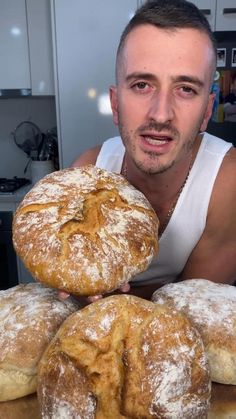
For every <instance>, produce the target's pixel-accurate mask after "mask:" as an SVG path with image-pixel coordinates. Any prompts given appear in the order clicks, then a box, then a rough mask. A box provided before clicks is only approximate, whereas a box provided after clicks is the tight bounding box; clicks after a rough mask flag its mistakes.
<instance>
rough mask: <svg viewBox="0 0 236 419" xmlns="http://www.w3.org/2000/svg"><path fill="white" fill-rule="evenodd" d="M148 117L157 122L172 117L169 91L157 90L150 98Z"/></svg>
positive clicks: (168, 120)
mask: <svg viewBox="0 0 236 419" xmlns="http://www.w3.org/2000/svg"><path fill="white" fill-rule="evenodd" d="M147 114H148V119H152V120H155V121H157V122H159V123H168V122H170V121H171V120H172V119H173V117H174V106H173V98H172V96H171V93H170V92H166V91H161V90H159V91H157V92H155V94H154V95H153V96H152V98H151V99H150V103H149V108H148V112H147Z"/></svg>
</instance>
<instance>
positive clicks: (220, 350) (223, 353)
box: [152, 279, 236, 384]
mask: <svg viewBox="0 0 236 419" xmlns="http://www.w3.org/2000/svg"><path fill="white" fill-rule="evenodd" d="M152 300H153V301H154V302H157V303H158V304H168V306H169V307H173V308H175V309H177V310H181V311H183V312H184V313H185V314H186V315H187V316H188V317H189V319H190V320H191V321H192V323H193V324H194V326H195V327H196V328H197V329H198V330H199V332H200V334H201V336H202V339H203V342H204V345H205V348H206V351H207V353H208V357H209V363H210V370H211V379H212V381H215V382H218V383H222V384H236V288H235V287H234V286H232V285H226V284H217V283H214V282H212V281H208V280H205V279H190V280H186V281H183V282H179V283H176V284H167V285H164V286H163V287H162V288H160V289H158V290H157V291H155V293H154V294H153V297H152Z"/></svg>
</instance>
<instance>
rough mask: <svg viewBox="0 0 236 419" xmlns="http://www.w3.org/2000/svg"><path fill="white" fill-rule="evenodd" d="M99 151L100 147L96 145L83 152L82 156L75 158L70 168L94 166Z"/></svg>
mask: <svg viewBox="0 0 236 419" xmlns="http://www.w3.org/2000/svg"><path fill="white" fill-rule="evenodd" d="M100 149H101V145H97V146H95V147H93V148H90V149H89V150H87V151H85V152H84V153H83V154H81V155H80V156H79V157H77V158H76V160H75V161H74V162H73V163H72V165H71V167H81V166H86V165H88V164H95V163H96V160H97V156H98V153H99V151H100Z"/></svg>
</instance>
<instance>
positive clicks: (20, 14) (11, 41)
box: [0, 0, 31, 89]
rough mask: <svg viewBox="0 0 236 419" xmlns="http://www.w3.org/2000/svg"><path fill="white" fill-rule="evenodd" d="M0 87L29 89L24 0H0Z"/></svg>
mask: <svg viewBox="0 0 236 419" xmlns="http://www.w3.org/2000/svg"><path fill="white" fill-rule="evenodd" d="M0 39H1V42H0V57H1V65H0V89H30V87H31V86H30V70H29V54H28V35H27V22H26V10H25V0H0Z"/></svg>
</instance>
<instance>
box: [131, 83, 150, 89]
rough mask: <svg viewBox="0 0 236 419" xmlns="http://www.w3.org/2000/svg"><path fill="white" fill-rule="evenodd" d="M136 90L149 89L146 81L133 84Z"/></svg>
mask: <svg viewBox="0 0 236 419" xmlns="http://www.w3.org/2000/svg"><path fill="white" fill-rule="evenodd" d="M132 87H133V88H134V89H136V90H147V89H148V84H147V83H146V82H145V81H139V82H137V83H135V84H133V86H132Z"/></svg>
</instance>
